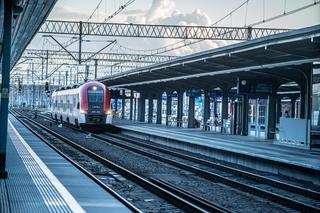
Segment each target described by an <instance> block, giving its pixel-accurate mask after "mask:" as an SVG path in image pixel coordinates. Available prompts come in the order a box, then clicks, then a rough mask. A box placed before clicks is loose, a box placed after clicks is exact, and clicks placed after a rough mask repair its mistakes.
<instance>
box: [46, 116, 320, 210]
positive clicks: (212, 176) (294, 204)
mask: <svg viewBox="0 0 320 213" xmlns="http://www.w3.org/2000/svg"><path fill="white" fill-rule="evenodd" d="M47 119H48V118H47ZM50 119H51V118H50ZM52 120H53V119H52ZM71 128H73V127H71ZM73 129H76V130H78V131H81V132H83V133H86V134H88V132H87V131H83V130H79V129H77V128H73ZM91 136H92V137H94V138H96V139H99V140H101V141H105V142H107V143H110V144H112V145H116V146H119V147H121V148H124V149H127V150H130V151H132V152H135V153H138V154H141V155H144V156H147V157H149V158H152V159H155V160H158V161H161V162H164V163H167V164H170V165H173V166H175V167H178V168H181V169H184V170H186V171H189V172H193V173H195V174H197V175H199V176H201V177H203V178H205V179H207V180H209V181H212V180H215V181H219V182H221V183H223V184H226V185H229V186H231V187H235V188H238V189H240V190H243V191H246V192H249V193H251V194H254V195H256V196H259V197H262V198H264V199H269V200H271V201H273V202H276V203H279V204H282V205H285V206H288V207H290V208H294V209H297V210H299V211H305V212H318V211H320V208H317V207H315V206H312V205H309V204H305V203H302V202H300V201H297V200H294V199H291V198H288V197H285V196H283V195H280V194H277V193H273V192H269V191H267V190H264V189H260V188H258V187H255V186H251V185H249V184H245V183H240V182H238V181H235V180H233V179H231V178H228V177H223V176H222V175H219V174H216V173H213V172H209V171H206V170H203V169H199V168H196V167H194V166H190V165H187V164H185V163H181V162H178V161H175V160H171V159H168V158H165V157H162V156H159V155H155V154H153V153H150V152H147V151H144V150H141V149H138V148H136V147H133V146H130V145H126V144H124V143H120V142H116V141H114V140H111V139H108V138H106V137H103V136H101V135H97V134H93V133H92V134H91ZM118 140H121V139H118ZM203 162H205V161H203ZM225 169H227V167H225ZM233 171H234V172H238V171H240V170H238V171H237V170H236V169H235V170H233ZM248 176H249V175H248ZM258 177H259V176H258V175H257V176H251V178H258ZM261 180H262V179H261ZM264 180H265V181H266V182H268V179H267V178H266V179H264ZM297 189H298V188H297ZM316 194H317V192H315V194H313V195H312V196H316ZM317 199H318V198H317Z"/></svg>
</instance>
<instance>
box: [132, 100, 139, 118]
mask: <svg viewBox="0 0 320 213" xmlns="http://www.w3.org/2000/svg"><path fill="white" fill-rule="evenodd" d="M133 103H134V106H133V120H138V119H137V117H136V114H137V99H136V98H134V100H133Z"/></svg>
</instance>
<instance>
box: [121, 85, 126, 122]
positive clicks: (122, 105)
mask: <svg viewBox="0 0 320 213" xmlns="http://www.w3.org/2000/svg"><path fill="white" fill-rule="evenodd" d="M125 105H126V91H125V90H122V103H121V118H122V119H124V111H125Z"/></svg>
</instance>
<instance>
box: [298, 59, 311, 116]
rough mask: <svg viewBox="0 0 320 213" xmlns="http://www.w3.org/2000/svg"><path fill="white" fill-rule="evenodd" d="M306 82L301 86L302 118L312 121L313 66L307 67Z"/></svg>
mask: <svg viewBox="0 0 320 213" xmlns="http://www.w3.org/2000/svg"><path fill="white" fill-rule="evenodd" d="M303 73H304V76H305V78H304V82H303V83H301V84H300V88H301V89H300V102H301V104H300V105H301V107H300V117H301V118H306V119H311V110H312V109H311V95H312V80H311V79H312V78H311V77H312V67H311V65H308V66H305V67H304V70H303Z"/></svg>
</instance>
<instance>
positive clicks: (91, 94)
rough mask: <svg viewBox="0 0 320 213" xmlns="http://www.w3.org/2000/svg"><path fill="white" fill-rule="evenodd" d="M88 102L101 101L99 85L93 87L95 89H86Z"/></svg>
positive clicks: (101, 93)
mask: <svg viewBox="0 0 320 213" xmlns="http://www.w3.org/2000/svg"><path fill="white" fill-rule="evenodd" d="M88 102H89V103H90V102H91V103H103V89H102V88H101V87H95V89H94V88H93V87H92V88H89V89H88Z"/></svg>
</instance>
